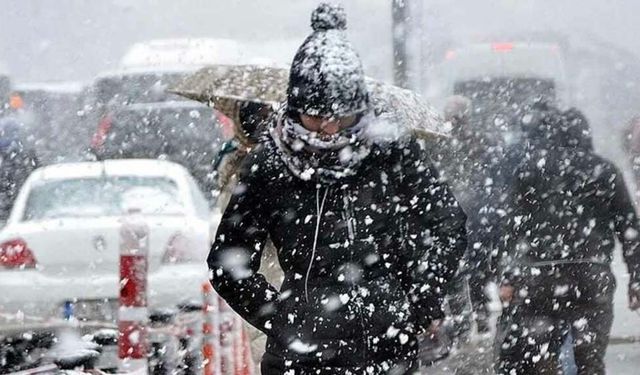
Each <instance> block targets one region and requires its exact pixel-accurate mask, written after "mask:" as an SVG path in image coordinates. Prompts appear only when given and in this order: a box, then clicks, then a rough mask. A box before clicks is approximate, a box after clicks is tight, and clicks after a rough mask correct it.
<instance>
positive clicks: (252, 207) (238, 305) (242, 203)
mask: <svg viewBox="0 0 640 375" xmlns="http://www.w3.org/2000/svg"><path fill="white" fill-rule="evenodd" d="M253 160H255V157H254V155H253V154H251V155H249V156H248V157H247V158H246V159H245V161H244V163H243V165H242V167H241V172H240V178H239V182H238V185H237V186H236V188H235V189H234V191H233V194H232V196H231V200H230V202H229V204H228V206H227V208H226V210H225V212H224V214H223V216H222V221H221V222H220V225H219V226H218V232H217V234H216V238H215V241H214V243H213V246H212V247H211V251H210V253H209V257H208V259H207V263H208V265H209V277H210V279H211V284H212V285H213V288H214V289H215V290H216V291H217V292H218V294H219V295H220V296H221V297H222V298H223V299H224V300H225V301H226V302H227V303H228V304H229V306H231V308H232V309H233V310H234V311H236V312H237V313H238V314H239V315H240V316H241V317H242V318H244V319H245V320H246V321H248V322H249V323H250V324H251V325H253V326H254V327H256V328H257V329H259V330H261V331H263V332H265V333H266V334H268V333H269V332H270V330H271V319H272V318H273V316H274V315H275V310H276V301H277V299H278V296H279V292H278V291H277V290H276V289H275V287H273V286H272V285H271V284H269V282H267V280H266V279H265V277H264V276H263V275H262V274H260V273H258V269H259V268H260V260H261V257H262V251H263V248H264V245H265V242H266V240H267V235H268V217H269V214H268V212H267V210H266V207H265V200H264V196H263V194H261V192H262V191H264V186H261V185H262V184H261V183H260V179H259V174H260V173H261V171H260V169H259V168H257V167H258V165H257V164H254V162H253Z"/></svg>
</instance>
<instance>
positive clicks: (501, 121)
mask: <svg viewBox="0 0 640 375" xmlns="http://www.w3.org/2000/svg"><path fill="white" fill-rule="evenodd" d="M431 83H432V84H431V87H430V88H429V90H428V91H429V93H428V96H430V97H438V98H439V99H440V100H444V99H446V97H448V96H450V95H463V96H466V97H468V98H469V99H471V101H472V102H473V109H474V112H473V114H472V116H473V117H474V120H473V123H474V124H475V125H476V126H479V127H482V128H483V129H480V131H483V132H487V133H496V134H498V135H500V136H501V137H504V136H506V137H507V138H508V137H509V136H510V133H518V132H519V131H520V130H519V129H517V128H514V126H516V125H517V123H518V122H517V121H514V120H513V117H514V116H516V115H517V113H518V111H519V110H520V109H521V108H522V107H523V105H525V104H526V103H528V102H529V101H530V100H531V99H533V98H538V97H545V98H546V99H547V100H549V101H553V102H559V103H567V102H568V101H569V97H570V88H569V84H568V79H567V72H566V63H565V59H564V56H563V53H562V50H561V48H560V47H559V46H558V45H557V44H554V43H542V42H541V43H529V42H506V43H478V44H471V45H466V46H463V47H459V48H456V49H451V50H449V51H447V52H446V55H445V58H444V60H443V61H442V63H441V64H440V65H439V66H438V67H437V68H436V69H435V70H434V72H433V79H432V80H431Z"/></svg>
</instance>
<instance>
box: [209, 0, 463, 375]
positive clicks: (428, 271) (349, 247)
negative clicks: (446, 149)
mask: <svg viewBox="0 0 640 375" xmlns="http://www.w3.org/2000/svg"><path fill="white" fill-rule="evenodd" d="M345 24H346V21H345V15H344V11H343V10H342V8H339V7H336V6H330V5H327V4H322V5H320V6H319V7H318V9H316V10H315V11H314V13H313V15H312V26H313V28H314V32H313V33H312V34H311V36H309V37H308V38H307V40H306V41H305V42H304V43H303V45H302V46H301V47H300V49H299V51H298V53H297V54H296V56H295V58H294V61H293V65H292V69H291V73H290V75H291V76H290V87H289V92H288V99H287V102H286V104H285V105H284V106H283V108H282V110H281V111H280V112H279V114H278V116H277V118H275V119H273V124H272V126H271V127H270V135H271V137H270V138H269V139H267V140H265V141H264V142H263V143H261V144H260V145H259V146H257V147H256V148H255V149H253V150H252V151H251V153H250V154H249V155H248V156H247V158H246V160H245V161H244V163H243V165H242V167H241V172H240V178H239V183H238V187H237V188H236V189H235V191H234V193H233V195H232V198H231V200H230V202H229V204H228V206H227V209H226V211H225V213H224V215H223V218H222V221H221V223H220V226H219V228H218V233H217V235H216V239H215V242H214V244H213V246H212V249H211V252H210V255H209V258H208V264H209V268H210V273H211V283H212V285H213V287H214V288H215V290H216V291H217V292H218V293H219V294H220V295H221V296H222V297H223V298H224V299H225V301H226V302H227V303H228V304H229V305H230V306H231V307H232V308H233V309H234V310H235V311H236V312H237V313H239V314H240V315H241V316H242V317H243V318H244V319H246V320H247V321H248V322H249V323H250V324H252V325H253V326H255V327H256V328H258V329H260V330H262V331H263V332H264V333H265V334H266V335H267V336H268V339H267V348H266V354H265V355H264V356H263V359H262V364H261V369H262V373H263V374H285V373H295V374H365V373H367V374H387V373H393V374H405V373H413V372H415V371H417V369H418V361H417V358H416V357H417V349H418V336H419V335H420V334H421V333H423V332H425V331H427V330H428V329H429V327H430V326H431V324H432V322H434V321H435V320H437V319H441V318H442V317H443V312H442V307H441V303H442V298H443V295H442V294H443V288H444V285H445V284H446V283H447V282H448V280H450V278H451V277H452V275H453V273H454V272H455V271H456V269H457V266H458V262H459V259H460V257H461V256H462V253H463V252H464V249H465V247H466V237H465V215H464V213H463V212H462V210H461V209H460V207H459V206H458V204H457V202H456V201H455V199H454V197H453V196H452V194H451V193H450V191H449V189H448V187H447V186H446V184H444V183H442V182H441V181H440V180H439V178H438V173H437V172H436V170H435V169H434V168H433V167H432V165H431V163H430V162H429V160H428V159H427V157H426V156H425V155H426V153H425V151H424V150H423V149H422V147H421V145H420V144H419V143H418V141H416V140H415V139H414V138H412V136H410V135H407V136H406V138H403V139H399V140H396V141H388V142H383V141H380V140H376V139H375V138H373V137H370V136H369V135H368V134H369V133H368V130H369V129H370V128H371V127H375V126H383V124H381V123H378V122H377V120H376V118H375V116H374V115H373V114H372V113H371V106H370V104H369V98H368V93H367V91H366V86H365V84H364V74H363V71H362V65H361V63H360V60H359V58H358V56H357V54H356V53H355V51H354V50H353V48H352V47H351V45H350V44H349V42H348V41H347V40H346V38H345V35H344V32H343V29H344V27H345ZM267 238H270V239H271V241H272V242H273V244H274V245H275V247H276V249H277V252H278V258H279V262H280V265H281V266H282V269H283V271H284V282H283V285H282V287H281V288H280V289H279V290H278V289H276V288H274V287H273V286H272V285H271V284H269V283H268V282H266V280H265V278H264V276H263V275H261V274H260V273H258V269H259V267H260V258H261V253H262V250H263V248H264V244H265V241H266V240H267Z"/></svg>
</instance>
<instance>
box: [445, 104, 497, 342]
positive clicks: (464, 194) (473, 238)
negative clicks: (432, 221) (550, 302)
mask: <svg viewBox="0 0 640 375" xmlns="http://www.w3.org/2000/svg"><path fill="white" fill-rule="evenodd" d="M444 120H445V121H446V123H447V124H449V125H450V127H451V137H450V138H449V139H447V140H446V147H444V148H443V159H442V162H441V169H442V172H443V176H444V177H445V178H446V179H447V181H448V182H449V183H450V185H451V187H452V190H453V193H454V195H455V197H456V198H457V199H458V201H459V202H460V205H461V206H462V208H463V210H464V212H465V213H466V214H467V236H468V239H469V246H468V248H467V251H466V254H465V262H464V264H463V265H462V267H461V269H460V270H459V271H458V276H457V277H456V282H455V283H452V288H451V290H450V298H449V306H450V308H451V312H452V315H453V318H454V323H455V325H456V331H457V332H456V335H462V334H464V333H465V332H468V331H469V330H470V328H471V326H470V320H471V318H472V317H471V316H470V315H471V314H470V310H471V311H473V315H474V316H473V319H474V320H475V322H476V326H477V329H478V332H479V333H487V332H489V328H490V326H489V321H488V318H489V312H488V303H489V298H488V297H487V294H486V292H485V288H486V286H487V284H488V283H489V281H490V280H491V276H492V275H491V274H492V272H491V270H490V262H489V258H490V252H491V250H492V249H493V247H494V246H493V238H494V235H493V234H492V233H491V232H492V230H493V229H494V226H493V222H492V221H491V220H489V217H490V216H489V215H488V214H489V212H490V211H492V209H493V207H492V203H495V202H493V200H492V199H493V197H494V194H493V187H494V186H493V176H492V173H493V170H494V168H493V166H492V161H491V158H492V154H493V152H494V149H493V146H494V145H493V144H492V143H491V142H490V141H489V140H488V139H487V138H488V137H487V135H486V134H485V132H484V131H483V129H482V127H480V126H478V124H476V123H475V122H474V121H473V107H472V102H471V100H469V99H468V98H466V97H464V96H460V95H455V96H452V97H450V98H449V99H448V100H447V103H446V105H445V107H444Z"/></svg>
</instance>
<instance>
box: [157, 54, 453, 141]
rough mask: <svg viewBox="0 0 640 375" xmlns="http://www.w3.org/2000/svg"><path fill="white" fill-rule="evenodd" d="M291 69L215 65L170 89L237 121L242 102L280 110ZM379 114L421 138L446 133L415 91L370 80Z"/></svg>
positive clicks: (374, 105) (373, 99) (373, 102)
mask: <svg viewBox="0 0 640 375" xmlns="http://www.w3.org/2000/svg"><path fill="white" fill-rule="evenodd" d="M288 80H289V71H288V70H287V69H282V68H273V67H265V66H258V65H212V66H208V67H205V68H202V69H200V70H199V71H197V72H195V73H194V74H192V75H190V76H187V77H186V78H185V79H184V80H182V81H181V82H179V83H177V84H176V85H175V86H173V87H171V88H169V90H168V91H169V92H171V93H174V94H178V95H181V96H185V97H187V98H189V99H193V100H197V101H200V102H204V103H208V104H209V105H211V106H212V107H214V108H215V109H217V110H218V111H220V112H222V113H223V114H224V115H226V116H227V117H229V118H231V119H232V120H234V121H237V120H238V110H239V108H240V105H242V104H243V103H246V102H256V103H260V104H263V105H269V106H271V107H272V108H273V110H276V109H277V107H278V105H279V104H280V103H282V102H283V101H284V100H285V99H286V92H287V85H288ZM367 86H368V89H369V93H370V98H371V102H372V105H373V109H374V112H375V114H376V116H377V117H379V118H383V119H385V120H388V121H389V122H390V123H392V124H399V125H401V126H404V127H406V128H409V129H411V130H412V131H413V132H415V133H416V134H417V135H418V136H419V137H420V138H423V139H427V140H429V139H440V138H442V137H443V136H446V133H447V132H446V130H445V129H444V125H443V121H442V120H441V118H440V116H439V115H438V114H437V113H436V112H435V111H434V110H433V109H432V108H431V107H430V106H429V105H427V104H426V102H425V101H424V100H423V99H422V98H421V97H420V96H419V95H418V94H416V93H415V92H413V91H410V90H406V89H403V88H400V87H397V86H393V85H390V84H386V83H383V82H380V81H377V80H374V79H369V78H368V79H367Z"/></svg>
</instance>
